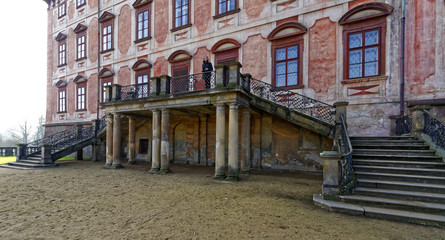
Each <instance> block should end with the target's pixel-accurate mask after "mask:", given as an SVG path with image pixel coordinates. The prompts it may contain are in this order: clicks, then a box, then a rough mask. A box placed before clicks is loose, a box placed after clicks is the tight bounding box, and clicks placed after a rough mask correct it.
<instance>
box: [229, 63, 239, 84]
mask: <svg viewBox="0 0 445 240" xmlns="http://www.w3.org/2000/svg"><path fill="white" fill-rule="evenodd" d="M241 67H242V65H241V63H240V62H237V61H236V62H231V63H229V84H228V87H234V86H238V85H239V82H240V69H241Z"/></svg>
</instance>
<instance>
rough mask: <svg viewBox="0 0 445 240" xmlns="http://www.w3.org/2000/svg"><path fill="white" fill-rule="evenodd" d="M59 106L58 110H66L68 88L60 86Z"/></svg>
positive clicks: (61, 111) (60, 111)
mask: <svg viewBox="0 0 445 240" xmlns="http://www.w3.org/2000/svg"><path fill="white" fill-rule="evenodd" d="M57 102H58V108H57V112H59V113H63V112H66V88H59V94H58V96H57Z"/></svg>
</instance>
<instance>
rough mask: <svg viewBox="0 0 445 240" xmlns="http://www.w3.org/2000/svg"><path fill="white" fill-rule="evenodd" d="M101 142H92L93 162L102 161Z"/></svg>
mask: <svg viewBox="0 0 445 240" xmlns="http://www.w3.org/2000/svg"><path fill="white" fill-rule="evenodd" d="M101 144H102V143H101V142H99V141H96V142H95V143H93V144H91V150H92V153H91V161H93V162H99V161H100V146H101Z"/></svg>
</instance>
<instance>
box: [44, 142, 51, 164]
mask: <svg viewBox="0 0 445 240" xmlns="http://www.w3.org/2000/svg"><path fill="white" fill-rule="evenodd" d="M51 148H52V146H51V145H42V163H43V164H52V163H53V159H52V158H51Z"/></svg>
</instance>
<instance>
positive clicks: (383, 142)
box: [351, 139, 425, 146]
mask: <svg viewBox="0 0 445 240" xmlns="http://www.w3.org/2000/svg"><path fill="white" fill-rule="evenodd" d="M351 144H352V145H355V144H374V145H378V144H388V145H395V146H397V145H398V144H402V145H405V144H416V145H420V144H422V145H425V143H424V142H422V141H419V140H384V139H375V140H351Z"/></svg>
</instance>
